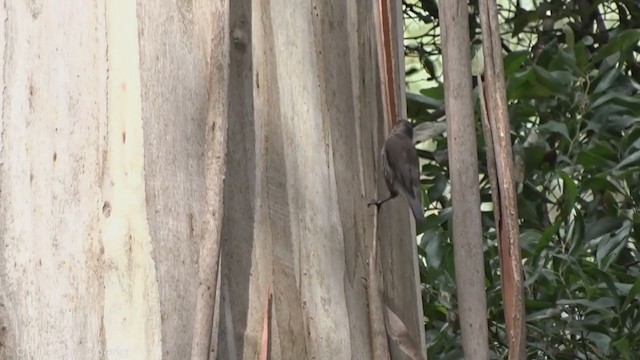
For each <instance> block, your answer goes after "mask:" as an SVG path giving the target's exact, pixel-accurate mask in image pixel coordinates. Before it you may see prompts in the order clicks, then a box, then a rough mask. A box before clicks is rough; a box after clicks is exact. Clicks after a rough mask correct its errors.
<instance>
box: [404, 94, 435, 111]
mask: <svg viewBox="0 0 640 360" xmlns="http://www.w3.org/2000/svg"><path fill="white" fill-rule="evenodd" d="M406 96H407V106H418V107H421V108H426V109H440V108H441V107H442V106H443V102H442V101H441V100H438V99H434V98H431V97H428V96H424V95H420V94H415V93H410V92H407V95H406Z"/></svg>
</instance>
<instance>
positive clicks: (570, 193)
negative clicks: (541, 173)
mask: <svg viewBox="0 0 640 360" xmlns="http://www.w3.org/2000/svg"><path fill="white" fill-rule="evenodd" d="M559 174H560V177H561V178H562V183H563V193H562V197H563V200H564V204H563V205H562V211H561V213H560V216H561V217H562V218H563V219H567V218H568V216H569V215H570V214H571V211H572V210H573V207H574V205H575V203H576V198H577V197H578V188H577V187H576V183H575V182H574V181H573V179H572V178H571V177H570V176H569V174H567V173H565V172H564V171H559Z"/></svg>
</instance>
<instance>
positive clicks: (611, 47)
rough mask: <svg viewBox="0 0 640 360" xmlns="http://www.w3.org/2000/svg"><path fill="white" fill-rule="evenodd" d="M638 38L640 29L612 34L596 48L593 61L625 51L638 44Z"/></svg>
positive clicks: (639, 38)
mask: <svg viewBox="0 0 640 360" xmlns="http://www.w3.org/2000/svg"><path fill="white" fill-rule="evenodd" d="M639 40H640V29H631V30H623V31H621V32H620V33H618V34H616V35H614V36H612V37H611V38H610V39H609V42H608V43H607V44H606V45H604V46H603V47H602V48H600V49H599V50H598V52H597V53H596V56H594V58H593V61H594V62H599V61H601V60H603V59H604V58H606V57H609V56H610V55H613V54H615V53H620V52H625V51H626V50H628V49H630V48H632V47H633V46H635V45H637V44H638V41H639Z"/></svg>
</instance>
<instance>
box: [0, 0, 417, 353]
mask: <svg viewBox="0 0 640 360" xmlns="http://www.w3.org/2000/svg"><path fill="white" fill-rule="evenodd" d="M372 6H373V5H372V4H371V3H370V2H367V1H346V2H345V1H338V0H333V1H328V2H315V1H301V2H298V3H296V4H295V5H294V4H292V3H291V2H287V1H277V0H272V1H253V2H252V1H248V0H238V1H235V0H234V1H224V2H217V3H215V4H213V3H212V2H208V1H201V0H196V1H177V2H169V3H167V2H161V1H158V0H151V1H143V2H138V3H135V2H127V1H101V0H93V1H82V2H79V1H71V0H60V1H56V2H44V1H32V2H19V1H8V2H6V3H5V4H4V5H3V6H2V7H0V18H2V19H3V21H2V22H0V40H1V41H2V44H0V59H1V61H2V64H3V67H2V77H1V79H2V80H1V81H2V87H1V88H2V92H3V93H2V95H3V96H2V107H1V109H2V113H1V116H0V118H1V122H0V289H1V291H0V358H5V357H6V358H19V357H21V358H27V359H41V358H83V359H101V358H112V359H117V358H131V359H160V358H162V359H187V358H196V359H204V358H207V357H208V358H211V359H214V358H219V359H255V358H256V357H257V356H259V355H260V356H262V355H263V354H264V353H263V352H262V350H263V349H264V346H263V344H262V341H263V339H265V335H267V337H266V338H267V339H268V346H267V349H268V353H269V354H270V358H272V359H306V358H316V359H369V358H370V349H371V344H370V333H369V323H368V321H369V320H368V316H367V311H368V307H367V291H366V286H367V283H366V280H365V278H366V274H367V273H366V269H367V264H366V261H367V259H368V258H369V251H370V245H371V243H372V235H373V229H372V218H373V211H374V210H373V209H371V208H367V206H366V204H367V202H368V201H369V200H370V198H371V197H373V196H374V195H375V193H376V189H379V191H380V193H381V194H386V189H384V185H383V182H382V176H381V173H378V174H376V171H378V172H379V170H380V169H379V167H378V166H377V165H376V164H377V163H378V162H379V159H378V157H379V153H380V148H381V145H382V141H383V136H384V134H383V128H384V126H383V121H382V119H383V117H382V115H381V106H380V103H381V94H380V80H379V72H378V70H377V67H378V64H377V60H376V54H377V50H376V45H375V36H374V34H373V28H374V27H373V20H372V16H373V14H374V10H373V8H372ZM396 6H399V4H397V5H396ZM395 11H398V9H395ZM396 26H399V24H396ZM227 126H228V127H227ZM376 179H377V180H376ZM379 233H380V239H381V240H380V253H381V265H382V269H383V274H384V302H385V304H386V305H387V306H388V307H389V308H390V309H391V310H393V311H394V312H395V313H396V314H397V315H398V316H399V317H400V319H401V320H402V322H403V323H404V324H405V325H406V326H407V327H408V329H409V330H410V332H411V334H412V335H413V337H414V338H415V339H418V340H419V341H423V339H421V336H420V333H421V327H422V321H423V319H422V315H421V314H420V310H421V307H420V306H419V304H420V296H419V292H418V287H417V286H416V284H417V277H416V274H417V271H416V268H415V266H416V262H415V261H414V259H413V257H414V256H415V239H414V238H413V237H412V231H411V230H410V220H409V213H408V211H406V204H405V203H403V202H402V201H400V200H397V201H393V202H391V203H390V205H389V206H388V208H385V209H383V210H382V212H381V213H380V228H379ZM216 249H219V250H220V254H221V256H220V263H219V264H218V260H217V259H218V258H217V256H216V255H215V254H216V252H217V250H216ZM218 269H219V272H218ZM217 274H219V276H218V275H217ZM269 299H271V301H265V300H269ZM265 304H266V306H265ZM265 317H267V322H266V324H267V325H266V326H265V325H264V324H265V322H264V321H263V320H264V319H265ZM391 346H392V353H394V354H395V353H397V354H400V352H399V351H398V349H397V345H396V344H393V343H392V345H391Z"/></svg>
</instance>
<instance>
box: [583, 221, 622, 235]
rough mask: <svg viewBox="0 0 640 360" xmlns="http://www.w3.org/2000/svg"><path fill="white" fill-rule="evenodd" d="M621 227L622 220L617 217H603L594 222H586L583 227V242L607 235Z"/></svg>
mask: <svg viewBox="0 0 640 360" xmlns="http://www.w3.org/2000/svg"><path fill="white" fill-rule="evenodd" d="M620 225H622V220H620V219H619V218H617V217H611V216H609V217H605V218H600V219H597V220H595V221H587V222H586V226H585V235H584V241H590V240H593V239H596V238H598V237H600V236H602V235H604V234H608V233H610V232H612V231H613V230H615V229H617V228H619V227H620Z"/></svg>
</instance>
